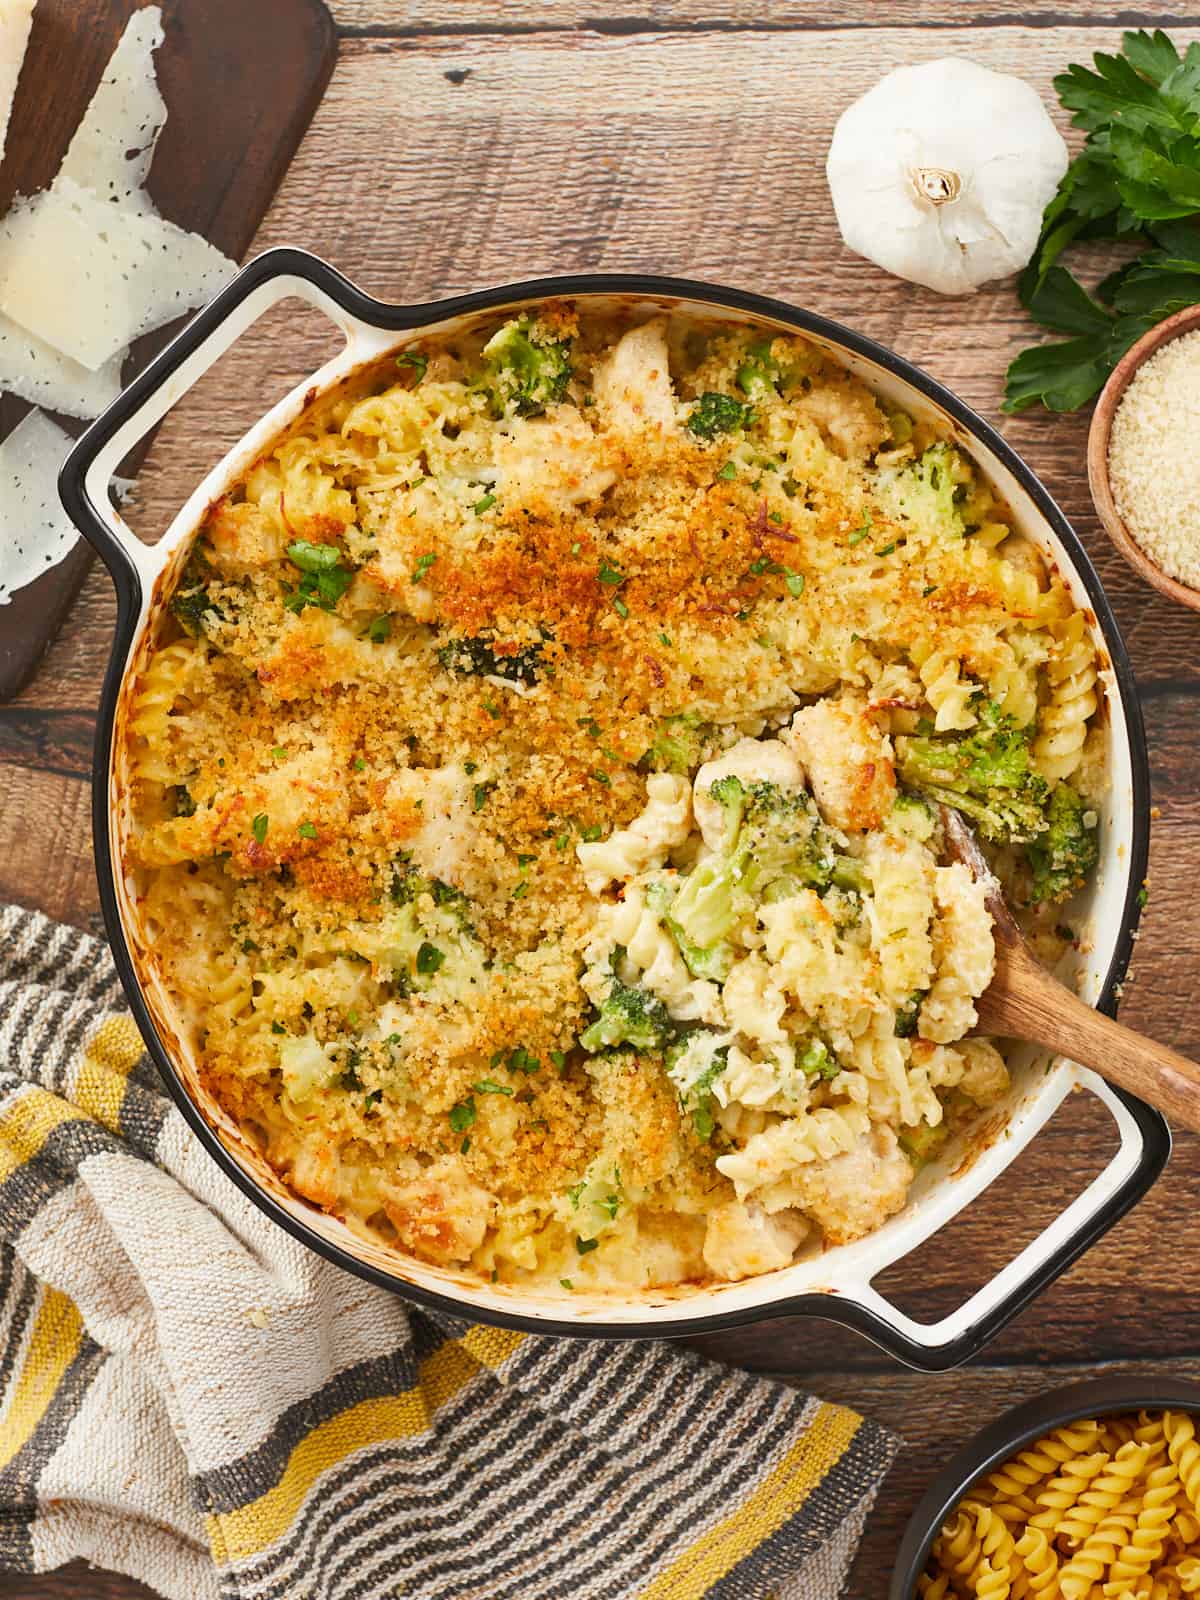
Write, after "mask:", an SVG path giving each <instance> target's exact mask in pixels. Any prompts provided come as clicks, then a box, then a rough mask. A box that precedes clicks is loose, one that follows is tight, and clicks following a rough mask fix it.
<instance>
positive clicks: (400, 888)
mask: <svg viewBox="0 0 1200 1600" xmlns="http://www.w3.org/2000/svg"><path fill="white" fill-rule="evenodd" d="M391 894H392V899H393V900H394V901H395V902H396V904H397V905H398V906H409V905H414V904H415V903H416V901H418V900H419V899H420V898H421V896H422V895H424V894H427V895H429V896H430V897H431V898H432V900H433V903H434V905H435V906H441V907H442V908H443V909H445V910H448V911H450V912H452V913H453V916H454V919H455V921H456V922H457V923H458V926H459V927H460V928H461V929H462V930H463V931H464V932H465V933H473V932H474V928H473V926H472V923H471V917H470V910H471V902H470V900H469V899H468V898H467V896H466V895H465V894H464V893H463V892H462V890H461V889H456V888H455V887H454V885H453V884H452V883H443V881H442V879H441V878H429V877H426V875H425V874H424V873H423V872H419V871H418V870H417V868H416V867H414V866H413V865H412V863H411V862H409V861H406V860H404V859H403V858H402V859H401V860H400V861H399V862H398V863H397V864H396V866H395V867H393V869H392V890H391Z"/></svg>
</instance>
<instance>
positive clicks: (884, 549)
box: [875, 539, 896, 556]
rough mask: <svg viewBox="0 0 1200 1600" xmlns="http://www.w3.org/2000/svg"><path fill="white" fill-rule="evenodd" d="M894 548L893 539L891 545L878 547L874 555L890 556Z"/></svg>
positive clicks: (894, 542)
mask: <svg viewBox="0 0 1200 1600" xmlns="http://www.w3.org/2000/svg"><path fill="white" fill-rule="evenodd" d="M895 548H896V541H895V540H894V539H893V540H892V542H891V544H885V545H880V547H879V549H878V550H876V552H875V554H876V555H877V556H890V555H891V554H892V553H893V551H894V550H895Z"/></svg>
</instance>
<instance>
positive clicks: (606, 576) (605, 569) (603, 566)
mask: <svg viewBox="0 0 1200 1600" xmlns="http://www.w3.org/2000/svg"><path fill="white" fill-rule="evenodd" d="M596 576H597V577H598V578H599V580H600V582H601V583H606V584H608V585H609V587H610V588H613V589H615V588H617V587H618V586H619V585H620V584H622V583H624V582H625V574H624V573H623V572H622V571H620V569H619V568H617V567H613V566H610V565H609V563H608V562H607V561H602V562H601V563H600V570H599V571H598V572H597V573H596Z"/></svg>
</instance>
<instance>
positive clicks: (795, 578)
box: [783, 567, 804, 599]
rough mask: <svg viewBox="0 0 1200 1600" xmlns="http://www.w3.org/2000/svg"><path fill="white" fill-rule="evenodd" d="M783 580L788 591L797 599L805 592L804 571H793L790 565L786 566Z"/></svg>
mask: <svg viewBox="0 0 1200 1600" xmlns="http://www.w3.org/2000/svg"><path fill="white" fill-rule="evenodd" d="M783 582H784V586H785V587H786V589H787V592H788V593H789V594H790V595H793V596H794V597H795V598H796V599H799V597H800V596H801V595H802V594H803V593H804V574H803V573H802V572H793V571H792V569H791V568H790V567H784V569H783Z"/></svg>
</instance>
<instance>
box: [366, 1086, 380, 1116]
mask: <svg viewBox="0 0 1200 1600" xmlns="http://www.w3.org/2000/svg"><path fill="white" fill-rule="evenodd" d="M382 1099H383V1090H382V1089H372V1090H371V1092H370V1094H369V1095H368V1096H367V1098H366V1099H365V1100H364V1101H363V1110H364V1111H373V1110H374V1109H375V1107H376V1106H377V1105H378V1104H379V1102H380V1101H381V1100H382Z"/></svg>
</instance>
